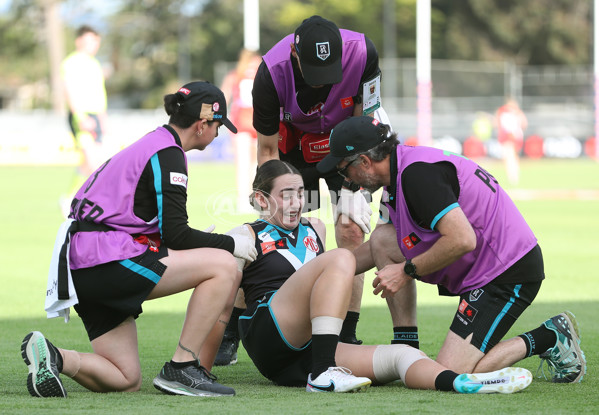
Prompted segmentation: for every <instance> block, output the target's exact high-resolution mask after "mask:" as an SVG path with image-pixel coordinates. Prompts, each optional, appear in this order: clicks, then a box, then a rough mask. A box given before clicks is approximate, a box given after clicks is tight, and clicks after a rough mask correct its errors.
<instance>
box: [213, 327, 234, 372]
mask: <svg viewBox="0 0 599 415" xmlns="http://www.w3.org/2000/svg"><path fill="white" fill-rule="evenodd" d="M238 348H239V339H238V338H237V337H236V336H235V335H234V334H230V333H225V335H224V336H223V341H222V343H221V344H220V347H219V348H218V353H217V354H216V358H215V359H214V366H229V365H234V364H235V363H237V349H238Z"/></svg>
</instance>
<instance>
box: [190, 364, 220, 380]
mask: <svg viewBox="0 0 599 415" xmlns="http://www.w3.org/2000/svg"><path fill="white" fill-rule="evenodd" d="M195 368H196V369H197V370H198V371H200V373H203V374H204V376H206V377H207V378H208V379H210V380H211V381H213V382H214V381H216V380H217V379H218V377H216V375H214V374H212V372H210V371H208V369H206V368H205V367H204V366H202V365H201V364H200V362H199V361H198V364H197V366H195Z"/></svg>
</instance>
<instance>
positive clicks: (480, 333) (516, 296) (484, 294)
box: [450, 282, 541, 353]
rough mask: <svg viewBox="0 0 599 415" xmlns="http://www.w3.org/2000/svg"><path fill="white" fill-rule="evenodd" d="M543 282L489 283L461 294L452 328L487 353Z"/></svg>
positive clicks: (528, 303)
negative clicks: (470, 337)
mask: <svg viewBox="0 0 599 415" xmlns="http://www.w3.org/2000/svg"><path fill="white" fill-rule="evenodd" d="M540 288H541V282H530V283H525V284H510V283H508V284H493V283H489V284H487V285H485V286H484V287H482V288H477V289H475V290H472V291H468V292H466V293H464V294H461V295H460V305H459V306H458V311H457V312H456V314H455V317H454V318H453V322H452V323H451V327H450V330H451V331H452V332H454V333H455V334H457V335H458V336H460V337H461V338H463V339H465V338H466V337H468V336H469V335H470V334H471V333H473V336H472V340H471V341H470V343H471V344H472V345H473V346H474V347H476V348H477V349H479V350H480V351H481V352H483V353H487V352H488V351H489V350H491V349H492V348H493V347H494V346H495V345H496V344H497V343H499V342H500V341H501V339H503V337H504V336H505V335H506V333H507V332H508V330H509V329H510V328H511V327H512V326H513V324H514V323H515V322H516V320H517V319H518V317H520V315H521V314H522V312H523V311H524V310H526V308H527V307H528V306H529V305H530V304H531V303H532V302H533V300H534V299H535V297H536V295H537V293H538V292H539V289H540Z"/></svg>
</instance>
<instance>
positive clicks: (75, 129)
mask: <svg viewBox="0 0 599 415" xmlns="http://www.w3.org/2000/svg"><path fill="white" fill-rule="evenodd" d="M87 115H88V116H90V117H91V118H93V119H94V120H95V121H96V129H95V130H94V131H92V136H93V137H94V141H95V142H96V143H101V142H102V128H100V118H99V117H98V115H97V114H91V113H87ZM68 122H69V127H71V133H73V139H74V140H75V147H76V148H79V146H80V144H81V143H80V142H79V133H81V130H80V129H79V125H78V124H77V123H76V122H75V117H74V116H73V113H72V112H69V118H68Z"/></svg>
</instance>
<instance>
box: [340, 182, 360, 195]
mask: <svg viewBox="0 0 599 415" xmlns="http://www.w3.org/2000/svg"><path fill="white" fill-rule="evenodd" d="M341 186H343V187H345V188H346V189H349V190H351V191H352V192H357V191H358V190H360V186H359V185H357V184H356V183H354V182H350V181H349V180H346V179H344V180H343V184H342V185H341Z"/></svg>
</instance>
